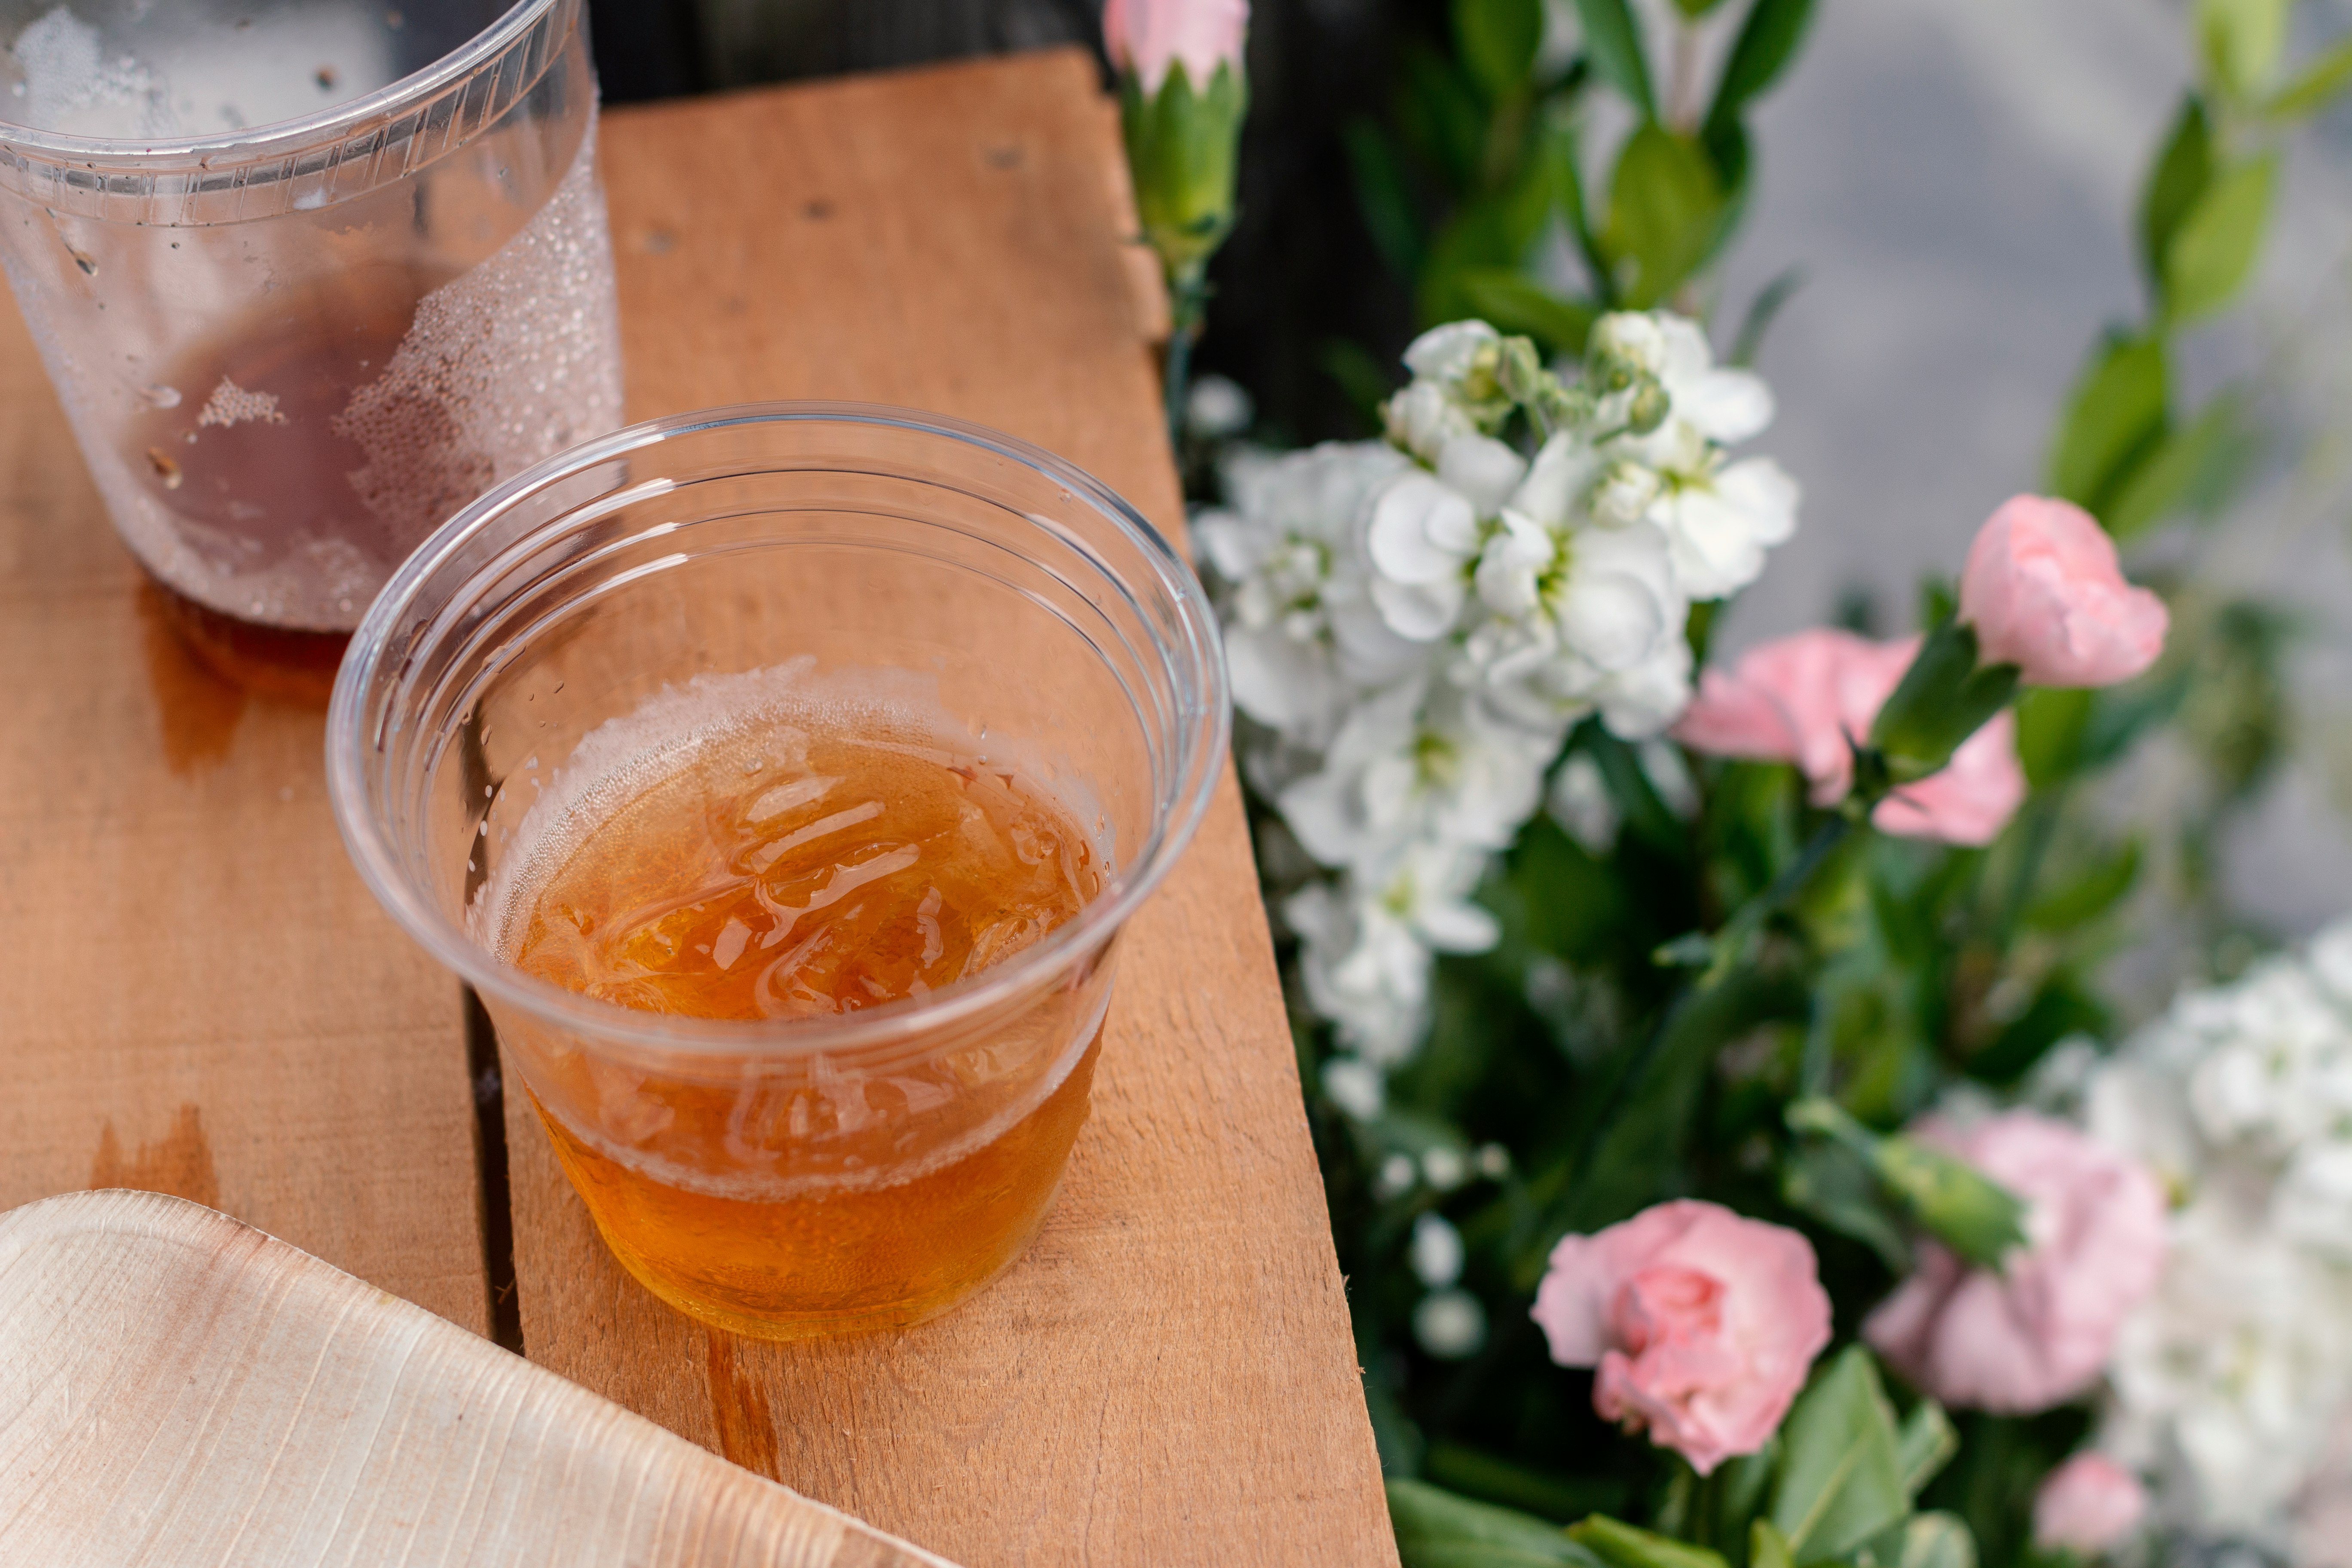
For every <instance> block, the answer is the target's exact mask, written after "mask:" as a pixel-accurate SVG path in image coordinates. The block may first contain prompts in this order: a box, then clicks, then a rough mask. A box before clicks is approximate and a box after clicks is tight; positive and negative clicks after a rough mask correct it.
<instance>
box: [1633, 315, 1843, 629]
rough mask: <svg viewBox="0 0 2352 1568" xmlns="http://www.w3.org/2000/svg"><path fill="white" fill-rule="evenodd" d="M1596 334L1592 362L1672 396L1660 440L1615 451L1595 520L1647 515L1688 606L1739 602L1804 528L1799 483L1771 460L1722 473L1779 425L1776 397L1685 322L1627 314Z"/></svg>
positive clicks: (1642, 439) (1656, 435) (1639, 439)
mask: <svg viewBox="0 0 2352 1568" xmlns="http://www.w3.org/2000/svg"><path fill="white" fill-rule="evenodd" d="M1593 334H1594V337H1593V341H1594V342H1595V343H1596V344H1597V345H1599V346H1598V349H1597V351H1589V352H1598V353H1600V354H1601V357H1602V359H1603V360H1604V362H1614V363H1621V364H1624V365H1627V366H1631V367H1633V368H1636V369H1638V370H1640V371H1642V372H1643V373H1644V374H1648V375H1650V376H1652V377H1654V379H1655V380H1656V382H1657V384H1658V386H1659V388H1660V389H1661V390H1663V391H1664V393H1665V395H1666V397H1667V409H1666V417H1665V419H1664V422H1663V423H1662V424H1660V425H1659V426H1658V427H1657V428H1656V429H1654V430H1653V431H1651V432H1650V433H1649V434H1647V435H1643V436H1633V435H1628V436H1623V437H1618V438H1616V439H1614V440H1612V442H1611V443H1610V450H1611V452H1612V453H1613V454H1616V455H1618V456H1619V458H1620V471H1619V472H1618V474H1617V476H1616V477H1615V478H1614V479H1612V483H1611V485H1610V486H1609V487H1607V494H1606V496H1605V498H1603V497H1596V499H1595V503H1594V509H1593V510H1594V511H1595V514H1596V515H1602V516H1615V515H1626V516H1644V517H1647V518H1648V519H1649V520H1650V521H1652V522H1654V523H1656V524H1657V525H1658V527H1659V528H1660V529H1662V530H1664V532H1665V535H1666V538H1667V541H1668V542H1669V544H1670V545H1671V547H1672V550H1673V553H1674V564H1675V574H1676V577H1677V579H1678V583H1679V585H1680V587H1681V589H1682V591H1683V593H1684V595H1686V596H1687V597H1689V598H1693V599H1720V598H1723V597H1725V596H1727V595H1731V594H1735V593H1738V591H1739V590H1740V589H1742V588H1744V587H1746V586H1747V585H1748V584H1750V583H1752V582H1754V581H1755V580H1756V578H1757V576H1758V574H1760V573H1761V572H1762V571H1763V570H1764V552H1765V551H1766V550H1767V549H1769V547H1771V546H1772V545H1775V544H1780V543H1782V542H1785V541H1787V539H1788V538H1789V536H1790V534H1792V533H1794V532H1795V531H1796V527H1797V485H1796V481H1795V480H1793V479H1790V478H1789V476H1788V475H1787V474H1785V473H1783V472H1781V470H1780V465H1779V464H1777V463H1775V462H1773V461H1772V460H1771V459H1770V458H1748V459H1746V460H1744V461H1741V462H1738V463H1732V464H1730V465H1728V466H1726V465H1725V462H1724V458H1723V453H1722V450H1721V449H1722V448H1723V447H1729V446H1736V445H1738V443H1739V442H1742V441H1745V440H1748V438H1749V437H1753V436H1757V435H1759V434H1760V433H1762V431H1763V429H1764V427H1765V426H1768V425H1769V424H1771V422H1772V394H1771V392H1770V390H1769V388H1767V387H1766V386H1765V384H1764V383H1763V381H1762V380H1761V378H1759V377H1758V376H1756V375H1754V374H1751V373H1749V372H1748V371H1744V370H1731V369H1724V368H1719V367H1718V366H1717V364H1716V363H1715V355H1714V353H1712V352H1711V351H1710V350H1709V349H1708V348H1707V344H1706V334H1705V333H1704V332H1702V331H1700V330H1699V328H1698V324H1697V323H1696V322H1695V321H1688V320H1685V318H1683V317H1681V316H1675V315H1668V314H1666V313H1664V312H1663V311H1661V312H1657V313H1655V314H1653V315H1633V314H1631V313H1628V312H1622V311H1621V312H1618V313H1616V314H1613V315H1610V316H1604V317H1602V318H1601V321H1598V322H1595V323H1594V326H1593ZM1637 391H1638V388H1635V389H1629V390H1628V391H1626V392H1624V393H1620V394H1617V395H1615V396H1614V397H1612V399H1611V400H1609V402H1608V404H1607V405H1606V406H1605V407H1604V410H1603V415H1602V418H1603V422H1604V423H1622V421H1623V420H1624V419H1625V418H1626V417H1627V409H1628V408H1629V406H1630V400H1631V399H1632V398H1633V396H1634V395H1635V394H1636V392H1637ZM1625 459H1630V461H1626V460H1625ZM1645 488H1646V489H1647V490H1648V494H1647V495H1644V494H1643V489H1645Z"/></svg>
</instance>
